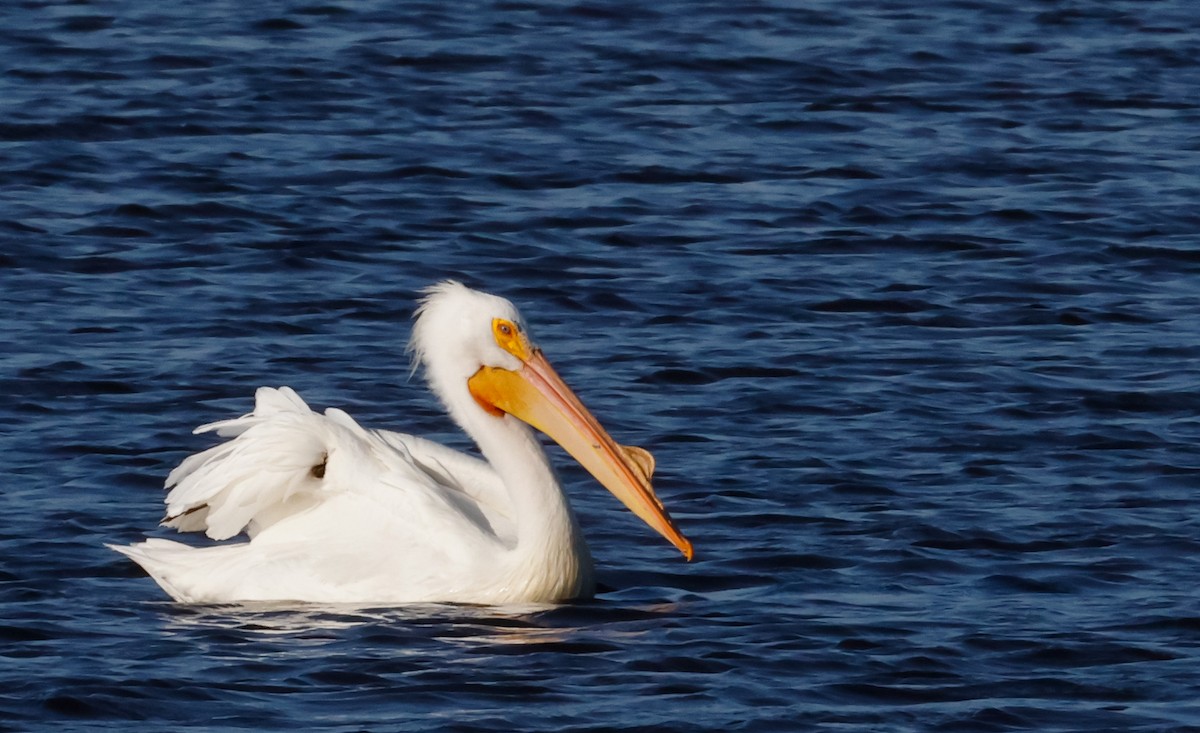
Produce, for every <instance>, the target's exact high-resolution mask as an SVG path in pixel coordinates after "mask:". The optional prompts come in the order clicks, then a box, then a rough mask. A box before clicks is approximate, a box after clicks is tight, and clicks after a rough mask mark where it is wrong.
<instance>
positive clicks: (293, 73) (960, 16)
mask: <svg viewBox="0 0 1200 733" xmlns="http://www.w3.org/2000/svg"><path fill="white" fill-rule="evenodd" d="M1197 90H1200V13H1197V12H1196V9H1195V7H1194V3H1193V2H1192V0H1161V1H1157V2H1152V1H1144V2H1132V1H1126V2H1122V1H1120V0H1114V1H1112V2H1087V1H1086V0H1058V1H1055V0H1043V1H1040V2H1027V3H1013V2H1008V1H1007V0H1004V1H1001V0H995V1H991V0H933V2H925V3H907V2H894V1H892V0H863V1H862V2H851V3H846V2H833V1H832V0H813V1H811V2H804V3H799V2H796V3H787V2H750V3H686V2H680V1H676V0H668V1H667V2H660V3H633V2H628V3H622V2H615V3H601V2H590V1H587V2H582V3H576V2H551V1H546V2H535V1H533V0H529V1H526V0H501V1H498V2H492V3H487V2H481V3H472V2H464V3H444V4H443V3H405V2H394V1H389V0H364V1H362V2H349V1H348V0H329V1H324V2H311V3H304V2H284V3H245V2H223V1H214V2H190V3H170V2H159V3H150V2H135V1H134V0H94V1H92V2H50V1H42V0H23V1H22V2H12V3H7V4H5V6H4V8H3V9H2V10H0V307H2V309H3V311H2V312H3V313H4V316H3V318H0V382H2V385H3V386H2V388H0V426H2V427H0V471H2V474H3V480H2V481H0V518H2V519H0V730H4V731H64V730H89V731H94V730H103V731H133V730H145V731H158V730H208V731H216V730H248V731H250V730H252V731H293V730H305V731H310V730H311V731H339V732H345V733H349V732H351V731H432V730H446V731H461V732H467V731H497V730H511V731H547V732H554V733H561V732H568V731H569V732H573V733H582V732H584V731H588V732H596V733H598V732H599V731H654V732H655V733H669V732H671V731H681V732H682V731H686V732H687V733H703V732H705V731H809V730H813V731H817V730H820V731H825V730H839V731H846V730H849V731H889V732H890V731H930V730H941V731H1010V730H1037V731H1155V732H1158V731H1176V732H1181V731H1200V610H1198V607H1197V599H1198V598H1200V595H1198V593H1197V578H1198V577H1200V499H1198V497H1200V452H1198V449H1197V445H1198V444H1200V417H1198V415H1200V338H1198V337H1200V301H1198V298H1197V294H1198V292H1200V206H1198V201H1200V173H1198V172H1200V93H1198V91H1197ZM446 277H457V278H461V279H463V280H465V281H467V282H468V283H470V284H473V285H475V286H478V287H482V288H485V289H488V290H492V291H494V292H498V293H501V294H503V295H506V296H508V297H510V298H512V299H513V300H515V301H516V302H517V303H518V304H519V305H520V306H521V307H522V308H523V310H524V313H525V316H526V318H527V320H528V321H529V322H530V324H531V327H532V329H533V332H534V334H535V336H536V337H537V338H538V339H539V340H540V342H541V344H542V345H543V347H544V348H545V350H546V352H547V354H548V356H549V357H550V358H551V360H552V361H553V362H554V363H555V364H556V366H557V367H558V369H559V371H560V372H561V373H562V374H563V375H564V376H565V377H566V378H567V380H568V381H569V382H571V383H572V385H573V386H574V387H575V388H576V390H577V391H578V392H579V393H580V394H581V396H582V397H583V398H584V400H585V401H586V402H588V403H589V404H590V405H591V406H592V408H593V410H594V411H595V412H596V413H597V414H598V415H599V416H600V418H601V419H602V420H603V421H604V422H605V423H606V424H607V425H608V427H609V428H610V429H611V431H612V432H613V433H614V435H616V436H617V437H618V439H620V440H621V441H623V442H626V443H632V444H638V445H643V446H646V447H648V448H650V449H651V450H653V451H654V453H655V454H656V456H657V458H658V466H659V468H658V473H657V475H656V483H657V487H658V492H659V494H660V496H661V497H662V498H663V500H664V501H665V502H666V504H667V505H668V507H670V509H671V511H672V513H673V515H674V516H675V517H676V519H677V520H678V521H679V523H680V525H681V527H682V528H683V529H684V530H685V531H686V532H687V533H688V535H689V536H690V537H691V538H692V539H693V541H694V542H695V544H696V548H697V560H696V562H694V563H691V564H687V563H684V562H683V561H682V560H681V558H680V557H679V555H678V553H677V552H676V551H675V550H674V549H672V548H671V547H670V546H669V545H667V544H666V543H665V542H663V541H662V540H661V539H660V538H658V537H657V536H655V535H654V534H653V533H652V532H650V531H649V530H648V529H647V528H645V527H644V526H642V525H641V524H640V523H639V522H638V521H637V520H636V519H634V518H633V517H632V516H631V515H629V514H628V513H627V512H625V511H624V510H623V509H622V508H621V507H620V506H619V505H618V504H617V502H615V501H614V500H613V499H612V498H611V497H610V496H608V495H607V494H606V493H605V492H603V491H602V490H600V489H599V488H598V487H597V486H595V484H594V483H592V482H591V481H590V480H589V479H588V478H587V477H586V476H584V475H583V474H582V473H581V472H580V471H579V470H578V469H576V468H574V467H572V466H570V465H569V464H568V463H567V461H566V460H565V458H564V456H563V455H562V454H561V452H559V453H557V454H556V456H557V458H558V462H559V464H560V465H561V466H562V467H563V474H564V477H565V478H566V479H567V480H568V482H569V484H570V486H569V490H570V492H571V494H572V497H573V501H574V503H575V506H576V509H577V511H578V512H579V514H580V515H581V519H582V521H583V522H584V525H585V531H586V533H587V535H588V536H589V538H590V541H591V544H592V549H593V554H594V555H595V556H596V559H597V564H598V568H599V575H600V580H601V583H602V584H603V587H604V590H603V592H601V593H600V594H599V595H598V597H597V598H596V600H595V601H592V602H588V603H578V604H572V605H567V606H563V607H558V608H540V609H530V608H506V609H489V608H476V607H457V606H422V607H415V608H401V609H386V608H374V609H356V608H328V607H294V608H288V607H276V606H269V607H238V606H217V607H208V606H201V607H195V606H178V605H174V604H172V603H169V602H167V600H166V597H165V596H164V594H163V593H162V592H161V591H160V590H159V589H158V588H157V587H156V586H155V585H154V583H153V582H152V581H150V580H149V579H147V578H145V577H144V576H143V575H142V574H141V572H140V571H139V570H138V568H137V567H136V566H134V565H133V564H132V563H130V562H128V561H126V560H124V559H123V558H121V557H119V556H117V555H116V554H114V553H112V552H109V551H108V550H106V549H104V548H103V546H102V544H103V543H105V542H116V543H122V542H130V541H134V540H137V539H139V538H141V537H142V536H144V535H146V534H150V535H152V536H169V535H168V533H166V532H165V531H164V530H161V529H156V523H157V521H158V520H159V519H160V518H161V513H162V512H161V510H162V506H161V497H162V493H161V483H162V480H163V478H164V477H165V476H166V474H167V472H168V471H169V470H170V468H172V467H173V466H174V465H175V464H176V462H178V461H179V460H180V459H182V458H183V457H184V456H185V455H187V454H189V453H191V452H194V451H196V450H199V449H202V448H204V447H205V446H207V445H209V444H210V442H209V440H210V439H209V438H208V437H206V436H193V435H191V434H190V432H189V431H190V430H191V428H192V427H194V426H196V425H198V424H200V423H203V422H208V421H212V420H216V419H221V418H224V417H226V416H230V415H234V414H240V413H242V412H245V411H246V410H248V409H249V408H250V406H251V398H252V395H253V391H254V389H255V387H257V386H259V385H262V384H270V385H280V384H287V385H291V386H293V387H295V388H296V389H297V390H299V391H300V393H301V394H302V395H304V396H305V397H306V398H307V399H308V400H309V401H310V402H312V403H313V404H314V405H317V406H322V407H323V406H331V405H336V406H340V407H343V408H345V409H347V410H348V411H350V412H351V413H352V414H353V415H355V416H356V417H357V418H358V419H359V420H361V421H362V422H363V423H365V424H369V425H374V426H380V427H390V428H393V429H400V430H406V431H411V432H417V433H420V434H426V435H431V436H433V437H435V438H438V439H441V440H445V441H447V442H450V443H452V444H454V445H456V446H459V447H463V448H467V447H469V446H468V444H467V442H466V440H465V439H464V438H463V437H461V436H460V435H458V433H457V432H456V430H455V429H454V427H453V426H452V425H451V424H450V422H449V421H448V419H447V418H446V417H444V416H443V415H442V414H441V412H440V411H439V409H438V407H437V405H436V403H435V402H434V400H433V399H432V398H431V397H430V396H429V395H428V394H427V393H426V391H425V389H424V386H423V384H422V382H421V381H420V380H419V379H412V380H410V379H409V378H408V363H407V357H406V356H405V354H404V344H405V342H406V340H407V337H408V328H409V317H410V315H411V313H412V309H413V304H414V298H415V297H416V295H417V293H418V291H419V289H420V288H421V287H423V286H425V285H428V284H429V283H431V282H434V281H436V280H440V279H443V278H446Z"/></svg>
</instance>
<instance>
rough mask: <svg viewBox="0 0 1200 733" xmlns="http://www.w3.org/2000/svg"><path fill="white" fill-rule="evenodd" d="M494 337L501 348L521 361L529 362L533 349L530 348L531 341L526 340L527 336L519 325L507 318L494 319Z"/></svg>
mask: <svg viewBox="0 0 1200 733" xmlns="http://www.w3.org/2000/svg"><path fill="white" fill-rule="evenodd" d="M492 336H493V337H495V339H496V343H497V344H499V345H500V348H502V349H504V350H505V351H507V352H508V353H510V354H512V355H513V356H515V357H517V358H518V359H520V360H521V361H528V360H529V357H530V356H531V354H532V349H530V348H529V339H527V338H525V334H523V333H521V329H520V328H518V327H517V324H515V323H513V322H512V321H510V320H508V319H507V318H493V319H492Z"/></svg>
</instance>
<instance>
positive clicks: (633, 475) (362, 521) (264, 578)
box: [113, 282, 692, 604]
mask: <svg viewBox="0 0 1200 733" xmlns="http://www.w3.org/2000/svg"><path fill="white" fill-rule="evenodd" d="M411 348H412V349H413V351H414V352H415V353H416V355H417V357H418V358H419V359H420V360H421V361H422V363H423V364H424V366H425V370H426V374H427V377H428V379H429V383H430V386H431V387H432V389H433V390H434V392H436V393H437V395H438V396H439V397H440V398H441V400H442V402H443V403H444V404H445V406H446V408H447V410H448V411H449V413H450V415H451V416H452V417H453V418H454V419H455V421H456V422H457V423H458V424H459V425H460V426H461V427H462V428H463V430H465V431H466V432H467V434H469V435H470V436H471V437H472V438H474V439H475V441H476V443H477V444H478V446H479V449H480V451H481V452H482V454H483V456H484V458H485V459H486V460H480V459H478V458H474V457H471V456H468V455H466V454H463V453H459V452H457V451H454V450H452V449H449V448H446V447H445V446H442V445H439V444H437V443H434V442H431V441H428V440H425V439H422V438H418V437H415V436H411V435H402V434H399V433H391V432H386V431H374V430H366V429H364V428H362V427H361V426H359V425H358V423H356V422H355V421H354V420H353V419H352V418H350V416H349V415H347V414H346V413H344V412H342V411H340V410H336V409H330V410H327V411H326V412H325V413H324V414H320V413H317V412H314V411H312V410H311V409H310V408H309V407H308V405H306V404H305V403H304V401H303V400H301V399H300V397H299V396H298V395H297V394H296V393H295V392H293V391H292V390H291V389H289V388H286V387H284V388H281V389H272V388H266V387H264V388H261V389H259V390H258V393H257V395H256V401H255V407H254V411H253V412H252V413H250V414H248V415H245V416H243V417H240V418H236V419H233V420H228V421H224V422H219V423H213V424H211V425H206V426H202V427H201V428H198V429H197V432H202V431H209V430H215V431H216V432H217V434H218V435H220V436H223V437H228V438H231V439H230V440H228V441H227V442H225V443H222V444H219V445H217V446H215V447H213V448H210V449H208V450H206V451H204V452H202V453H198V454H196V455H193V456H191V457H189V458H187V459H186V460H184V461H183V463H181V464H180V465H179V466H178V467H177V468H176V469H175V470H174V471H173V472H172V473H171V474H170V476H168V478H167V486H168V487H173V488H172V490H171V492H170V493H169V494H168V495H167V499H166V502H167V518H166V519H165V520H164V522H163V523H164V525H166V526H170V527H175V528H177V529H179V530H180V531H201V530H202V531H204V532H205V533H206V534H207V535H208V536H209V537H211V538H213V539H216V540H225V539H229V538H232V537H234V536H236V535H238V534H240V533H242V532H245V533H246V534H247V535H248V536H249V541H247V542H237V543H228V544H222V545H216V546H212V547H203V548H196V547H191V546H188V545H184V544H181V543H178V542H173V541H170V540H162V539H149V540H146V541H144V542H141V543H138V544H134V545H129V546H126V547H114V548H113V549H115V550H117V551H118V552H121V553H124V554H125V555H128V556H129V557H130V558H132V559H133V560H135V561H137V562H138V564H140V565H141V566H142V567H143V568H144V569H145V570H146V571H147V572H148V573H149V574H150V575H151V576H152V577H153V578H154V579H155V580H156V581H157V582H158V584H159V585H160V586H162V588H163V589H164V590H166V591H167V593H168V594H170V595H171V597H172V598H174V599H175V600H177V601H184V602H193V603H203V602H230V601H316V602H330V603H342V602H346V603H383V604H398V603H413V602H459V603H484V604H504V603H524V602H556V601H562V600H567V599H571V598H580V597H587V596H589V595H591V593H592V592H593V587H594V583H593V577H592V576H593V570H592V560H591V555H590V553H589V552H588V548H587V544H586V542H585V541H584V538H583V535H582V533H581V532H580V529H579V525H578V523H577V522H576V520H575V516H574V514H573V512H572V511H571V506H570V504H569V502H568V501H567V497H566V495H565V494H564V493H563V491H562V488H561V487H560V486H559V483H558V480H557V478H556V476H555V472H554V469H553V468H552V466H551V465H550V462H549V460H548V458H547V456H546V454H545V451H543V449H542V447H541V444H540V443H539V441H538V439H537V438H536V436H535V435H534V433H533V431H532V430H531V429H530V428H529V426H528V425H527V424H526V423H529V424H530V425H534V426H536V427H537V428H538V429H539V430H542V431H543V432H545V433H547V434H548V435H550V436H551V437H553V438H554V439H555V440H556V441H558V442H559V443H560V444H561V445H562V446H563V447H564V448H565V449H566V450H567V451H568V452H569V453H571V455H572V456H574V457H575V458H576V460H579V461H580V463H581V464H583V465H584V467H585V468H587V469H588V470H589V471H590V472H591V473H592V474H593V475H594V476H595V477H596V478H597V479H598V480H600V482H601V483H603V484H604V485H605V486H606V487H607V488H608V489H609V490H610V491H612V492H613V493H614V494H615V495H616V496H617V497H618V498H620V499H621V500H622V501H623V502H624V503H625V504H626V506H628V507H629V508H630V509H631V510H633V511H634V512H635V513H636V514H637V515H638V516H639V517H641V518H642V519H643V520H644V521H646V522H647V523H648V524H650V526H651V527H653V528H654V529H656V530H657V531H659V532H660V533H661V534H663V536H665V537H667V539H669V540H670V541H671V542H672V543H674V544H675V545H676V546H677V547H678V548H679V549H680V550H681V551H682V552H683V553H684V555H685V556H687V557H688V558H689V559H690V558H691V554H692V548H691V544H690V543H689V542H688V541H687V539H685V538H684V537H683V535H682V534H680V533H679V531H678V530H677V529H676V528H675V525H674V523H673V522H672V521H671V519H670V517H669V516H668V515H667V513H666V511H665V510H664V509H663V507H662V504H661V503H660V502H659V501H658V499H657V497H655V495H654V491H653V489H652V488H651V486H650V481H649V479H650V474H651V473H652V471H653V459H652V458H651V457H650V454H649V453H646V452H645V451H643V450H641V449H639V448H631V447H625V446H619V445H617V444H616V443H615V442H614V441H613V440H612V438H611V437H609V436H608V434H607V433H606V432H605V431H604V429H603V428H601V427H600V425H599V424H598V423H597V422H596V421H595V418H594V417H592V415H591V414H590V413H589V412H588V411H587V409H586V408H584V407H583V405H582V404H581V403H580V402H579V401H578V399H577V398H576V397H575V396H574V394H573V393H572V392H571V391H570V389H569V388H567V386H566V385H565V384H564V383H563V382H562V380H561V379H559V378H558V376H557V374H555V373H554V371H553V369H551V368H550V365H549V364H548V363H547V362H546V360H545V359H544V357H542V355H541V351H540V350H538V349H537V348H536V347H535V346H534V345H533V344H532V342H531V341H530V340H529V338H528V336H527V335H526V333H525V330H524V326H523V325H522V321H521V318H520V316H519V314H518V313H517V311H516V309H515V308H514V307H513V306H512V304H511V303H509V302H508V301H506V300H504V299H502V298H498V297H496V296H492V295H487V294H485V293H480V292H477V291H474V290H470V289H468V288H466V287H464V286H462V285H460V284H458V283H455V282H445V283H442V284H440V285H437V286H434V287H433V288H430V289H429V291H428V296H427V297H426V299H425V300H424V301H423V302H422V305H421V308H420V309H419V310H418V314H417V322H416V324H415V326H414V328H413V337H412V343H411ZM518 418H519V419H518Z"/></svg>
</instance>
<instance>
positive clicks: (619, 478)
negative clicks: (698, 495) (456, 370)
mask: <svg viewBox="0 0 1200 733" xmlns="http://www.w3.org/2000/svg"><path fill="white" fill-rule="evenodd" d="M513 351H518V352H523V353H518V354H517V355H518V356H519V357H521V358H522V361H523V362H524V365H523V366H522V367H521V368H520V369H518V370H517V371H510V370H508V369H501V368H499V367H483V368H482V369H480V370H479V371H478V372H476V373H475V375H474V376H473V377H471V379H470V380H469V381H468V386H469V388H470V390H471V394H472V396H474V397H475V399H476V401H478V402H479V403H480V404H481V405H482V406H483V407H484V408H485V409H488V410H489V411H491V412H504V413H507V414H509V415H512V416H514V417H516V418H519V419H520V420H523V421H524V422H526V423H528V424H530V425H532V426H533V427H535V428H537V429H538V430H540V431H542V432H543V433H545V434H546V435H548V436H550V437H551V438H552V439H553V440H554V442H556V443H558V444H559V445H561V446H562V447H563V449H564V450H566V451H567V453H570V454H571V456H572V457H573V458H574V459H575V460H576V461H579V464H580V465H582V466H583V467H584V468H585V469H587V471H588V473H590V474H592V476H595V477H596V480H597V481H599V482H600V483H601V484H603V485H604V487H605V488H606V489H608V490H609V491H611V492H612V493H613V495H614V496H616V497H617V498H618V499H620V500H621V502H622V503H623V504H624V505H625V506H626V507H627V508H628V509H629V511H631V512H633V513H634V514H636V515H637V516H638V517H640V518H641V520H642V521H643V522H645V523H646V524H648V525H650V527H652V528H653V529H654V530H655V531H657V532H658V533H659V534H661V535H662V536H663V537H665V538H667V540H668V541H670V542H671V544H673V545H675V547H677V548H679V551H680V552H682V553H683V556H684V557H685V558H687V559H688V560H691V559H692V554H693V553H692V543H691V542H690V541H689V540H688V539H687V538H686V537H684V536H683V533H682V532H680V531H679V529H678V528H677V527H676V526H675V523H674V522H673V521H672V520H671V515H669V514H667V510H666V509H665V508H664V507H663V505H662V502H661V501H659V500H658V497H657V496H656V495H655V494H654V488H653V487H652V486H651V485H650V476H651V474H652V473H653V472H654V458H653V457H652V456H651V455H650V453H649V452H647V451H646V450H643V449H642V448H637V447H635V446H622V445H619V444H618V443H617V442H616V441H614V440H613V439H612V436H610V435H609V434H608V432H607V431H606V430H605V429H604V428H603V427H601V426H600V423H599V422H597V421H596V418H595V417H594V416H593V415H592V413H591V412H589V411H588V409H587V408H586V407H584V406H583V403H582V402H580V401H579V398H578V397H576V396H575V393H574V392H572V391H571V388H570V387H568V386H567V385H566V383H564V382H563V381H562V378H561V377H559V376H558V374H557V373H556V372H555V371H554V369H553V368H552V367H551V366H550V363H549V362H547V361H546V358H545V357H544V356H542V352H541V350H540V349H535V348H520V349H518V348H514V349H513Z"/></svg>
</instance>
